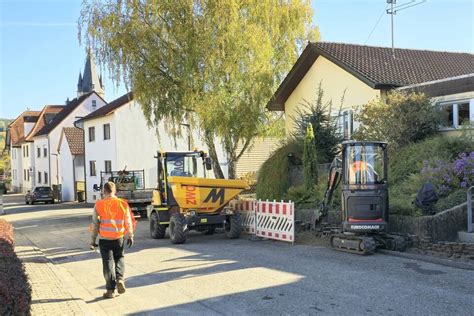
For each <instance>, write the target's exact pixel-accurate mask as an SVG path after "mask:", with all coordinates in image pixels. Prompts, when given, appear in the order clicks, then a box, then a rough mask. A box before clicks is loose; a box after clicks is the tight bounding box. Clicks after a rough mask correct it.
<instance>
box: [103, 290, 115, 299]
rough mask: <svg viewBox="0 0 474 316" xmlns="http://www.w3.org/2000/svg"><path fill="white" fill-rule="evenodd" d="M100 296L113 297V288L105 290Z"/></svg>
mask: <svg viewBox="0 0 474 316" xmlns="http://www.w3.org/2000/svg"><path fill="white" fill-rule="evenodd" d="M102 297H103V298H114V297H115V293H114V290H107V292H105V293H104V294H102Z"/></svg>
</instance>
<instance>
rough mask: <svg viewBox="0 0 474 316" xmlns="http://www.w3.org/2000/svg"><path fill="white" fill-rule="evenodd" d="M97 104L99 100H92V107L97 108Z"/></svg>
mask: <svg viewBox="0 0 474 316" xmlns="http://www.w3.org/2000/svg"><path fill="white" fill-rule="evenodd" d="M96 106H97V101H96V100H92V107H93V108H95V107H96Z"/></svg>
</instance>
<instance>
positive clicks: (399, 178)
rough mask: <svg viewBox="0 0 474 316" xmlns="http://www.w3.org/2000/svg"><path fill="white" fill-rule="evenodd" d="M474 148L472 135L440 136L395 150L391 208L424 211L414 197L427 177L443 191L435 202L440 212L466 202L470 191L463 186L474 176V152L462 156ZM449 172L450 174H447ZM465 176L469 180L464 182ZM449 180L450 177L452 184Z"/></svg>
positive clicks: (415, 212)
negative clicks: (415, 202) (466, 193)
mask: <svg viewBox="0 0 474 316" xmlns="http://www.w3.org/2000/svg"><path fill="white" fill-rule="evenodd" d="M473 149H474V143H473V142H472V141H471V140H470V139H468V138H463V137H447V136H437V137H433V138H430V139H427V140H425V141H423V142H419V143H415V144H411V145H408V146H406V147H404V148H402V149H400V150H398V151H396V152H392V154H391V157H392V158H391V159H390V163H389V182H390V189H389V194H390V212H391V213H395V214H400V215H414V216H419V215H421V210H420V209H419V208H417V207H416V206H415V205H414V204H413V201H414V200H415V199H416V195H417V193H418V191H419V190H420V188H421V187H422V185H423V184H424V183H425V182H427V181H431V182H432V183H433V184H434V185H435V187H436V188H437V189H438V190H437V192H438V194H439V195H440V199H439V201H438V203H437V204H436V205H435V210H436V211H437V212H440V211H443V210H446V209H449V208H451V207H454V206H456V205H458V204H461V203H463V201H465V199H466V196H465V192H466V191H465V190H460V189H461V188H462V186H467V185H470V184H471V183H472V182H473V180H474V179H473V177H474V176H473V170H472V169H474V167H473V166H474V154H472V156H473V157H471V156H469V155H467V154H463V155H461V156H459V153H462V152H464V151H465V150H470V151H472V150H473ZM456 158H458V159H456ZM453 161H455V162H453ZM458 173H459V174H458ZM448 175H449V178H448V177H445V176H448ZM464 179H466V180H467V181H466V183H465V184H462V182H463V180H464ZM447 180H450V183H449V184H448V183H447V182H448V181H447ZM460 191H464V194H463V193H460Z"/></svg>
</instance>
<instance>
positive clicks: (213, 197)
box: [204, 188, 225, 204]
mask: <svg viewBox="0 0 474 316" xmlns="http://www.w3.org/2000/svg"><path fill="white" fill-rule="evenodd" d="M217 190H219V191H217ZM224 194H225V189H222V188H221V189H217V188H214V189H212V190H211V191H210V192H209V194H208V196H207V197H206V199H205V200H204V203H208V202H209V201H211V202H212V203H216V202H217V201H219V204H224Z"/></svg>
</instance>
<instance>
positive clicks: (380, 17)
mask: <svg viewBox="0 0 474 316" xmlns="http://www.w3.org/2000/svg"><path fill="white" fill-rule="evenodd" d="M387 8H388V5H387V6H386V7H385V8H384V9H383V10H382V13H380V16H379V18H378V19H377V22H375V25H374V27H373V28H372V31H370V34H369V36H368V37H367V39H366V40H365V42H364V45H365V44H367V42H368V41H369V39H370V37H371V36H372V34H373V33H374V31H375V29H376V28H377V26H378V25H379V23H380V20H382V17H383V15H384V13H385V12H386V11H387Z"/></svg>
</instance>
